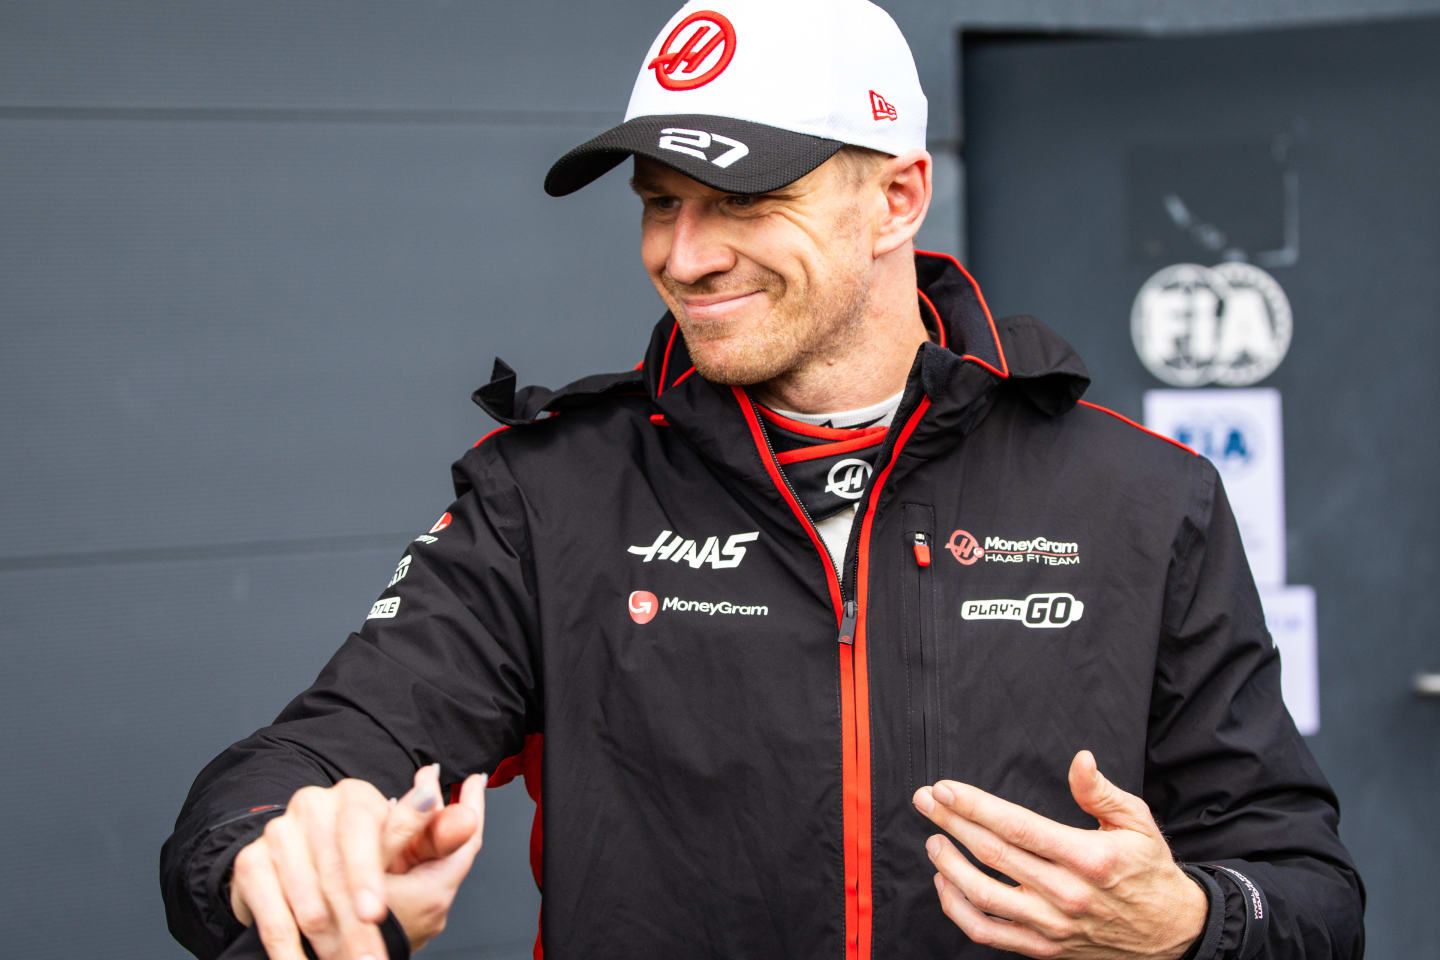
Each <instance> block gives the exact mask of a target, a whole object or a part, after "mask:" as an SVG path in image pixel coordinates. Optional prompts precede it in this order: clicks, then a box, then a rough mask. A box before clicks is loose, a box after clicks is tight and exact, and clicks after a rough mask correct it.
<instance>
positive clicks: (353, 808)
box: [335, 780, 390, 923]
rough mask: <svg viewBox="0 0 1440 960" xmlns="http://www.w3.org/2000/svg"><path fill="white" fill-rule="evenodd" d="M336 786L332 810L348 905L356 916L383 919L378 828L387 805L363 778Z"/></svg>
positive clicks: (382, 886) (361, 918) (345, 781)
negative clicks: (336, 801)
mask: <svg viewBox="0 0 1440 960" xmlns="http://www.w3.org/2000/svg"><path fill="white" fill-rule="evenodd" d="M336 787H337V790H338V792H339V800H340V809H339V810H338V811H337V812H336V814H335V838H336V840H337V842H338V843H339V846H340V862H341V863H342V864H343V865H344V870H345V880H346V885H347V886H348V887H349V891H350V898H351V905H352V908H353V910H354V913H355V916H356V917H357V918H359V919H360V920H363V921H365V922H367V923H379V922H380V921H381V920H384V919H385V900H384V897H385V887H384V881H383V875H384V872H385V871H384V866H383V864H382V863H381V860H380V832H381V828H382V827H383V826H384V823H385V820H386V814H387V813H389V809H390V808H389V806H388V805H387V804H386V803H385V800H384V798H383V797H382V796H381V795H380V791H378V790H376V789H375V788H374V787H372V786H371V785H370V784H368V783H364V782H363V781H360V780H342V781H340V783H339V784H337V785H336Z"/></svg>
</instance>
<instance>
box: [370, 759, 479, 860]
mask: <svg viewBox="0 0 1440 960" xmlns="http://www.w3.org/2000/svg"><path fill="white" fill-rule="evenodd" d="M486 779H487V778H486V777H485V775H484V774H471V775H470V776H468V777H466V778H465V782H464V784H462V785H461V788H460V802H459V803H452V804H451V805H450V806H448V807H446V808H444V809H443V810H441V811H440V812H439V813H438V814H436V815H435V816H433V817H431V818H430V820H429V821H428V822H427V823H426V824H425V825H424V827H423V829H421V830H420V832H419V833H416V834H415V835H414V836H412V837H411V838H410V842H409V843H407V844H406V845H405V846H404V847H403V848H402V849H401V850H400V852H399V853H398V854H396V856H395V857H394V859H392V860H391V861H390V865H389V867H388V868H387V869H388V870H389V872H390V873H409V872H410V871H411V870H412V869H414V868H415V867H417V866H419V865H420V864H425V863H436V864H437V865H438V864H439V863H440V862H449V861H456V862H457V863H456V864H452V866H455V868H456V869H458V871H459V873H458V876H460V877H463V876H464V875H465V873H466V872H468V871H469V869H470V862H471V861H473V860H474V859H475V854H476V852H477V851H478V850H479V849H480V837H481V831H482V830H483V829H484V822H485V781H486ZM461 860H463V863H459V861H461ZM457 864H458V865H457Z"/></svg>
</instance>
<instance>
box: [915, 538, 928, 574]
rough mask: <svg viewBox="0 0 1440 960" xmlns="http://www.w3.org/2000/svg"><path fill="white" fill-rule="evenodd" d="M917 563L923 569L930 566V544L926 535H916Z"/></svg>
mask: <svg viewBox="0 0 1440 960" xmlns="http://www.w3.org/2000/svg"><path fill="white" fill-rule="evenodd" d="M915 562H916V563H917V564H918V565H919V566H922V567H928V566H930V543H929V541H928V540H927V539H926V538H925V534H923V533H916V534H915Z"/></svg>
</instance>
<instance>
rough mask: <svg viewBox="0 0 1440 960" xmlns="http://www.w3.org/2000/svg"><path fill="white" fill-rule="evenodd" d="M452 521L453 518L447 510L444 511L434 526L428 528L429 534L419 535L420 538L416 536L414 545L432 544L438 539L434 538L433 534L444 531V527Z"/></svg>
mask: <svg viewBox="0 0 1440 960" xmlns="http://www.w3.org/2000/svg"><path fill="white" fill-rule="evenodd" d="M452 519H453V518H452V517H451V516H450V511H449V510H446V511H445V512H444V513H442V514H441V515H440V519H439V520H436V521H435V525H434V526H432V527H431V528H430V532H429V533H422V534H420V536H418V537H416V538H415V542H416V543H434V542H435V541H436V540H438V539H439V538H438V537H436V536H435V534H437V533H439V532H441V531H442V530H444V529H445V528H446V527H448V526H450V521H451V520H452Z"/></svg>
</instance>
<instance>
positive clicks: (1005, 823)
mask: <svg viewBox="0 0 1440 960" xmlns="http://www.w3.org/2000/svg"><path fill="white" fill-rule="evenodd" d="M921 789H924V788H921ZM931 795H932V796H933V797H934V799H935V801H936V806H935V812H940V811H942V810H945V811H948V812H949V813H951V814H953V815H958V816H960V817H963V818H964V819H966V820H969V821H970V822H971V823H976V824H979V825H980V826H982V827H984V828H985V829H986V830H989V831H990V832H991V833H993V834H995V835H996V836H999V837H1002V838H1003V839H1004V840H1005V841H1006V842H1008V843H1012V844H1014V845H1015V846H1017V847H1020V848H1021V849H1024V850H1028V851H1030V852H1031V853H1034V854H1037V855H1038V856H1041V857H1044V858H1045V859H1047V860H1059V861H1066V862H1070V861H1073V860H1074V859H1075V858H1076V857H1077V856H1083V855H1084V854H1085V853H1086V852H1087V851H1088V847H1089V844H1090V843H1091V840H1092V838H1091V837H1090V836H1089V834H1090V833H1091V832H1092V831H1089V830H1081V829H1079V828H1077V827H1069V826H1066V825H1065V824H1063V823H1057V822H1055V821H1054V820H1051V819H1050V818H1049V817H1042V816H1041V815H1040V814H1038V813H1036V812H1034V811H1033V810H1028V809H1026V808H1025V807H1022V806H1020V805H1019V804H1018V803H1011V802H1010V801H1009V800H1002V799H1000V798H999V797H997V796H995V795H994V794H992V793H986V792H985V791H984V790H981V789H980V788H978V787H973V786H971V785H970V784H968V783H956V782H955V781H953V780H941V781H940V782H939V783H937V784H935V786H934V787H933V788H932V789H931ZM930 819H931V820H935V817H934V816H931V818H930ZM936 822H937V823H938V821H936ZM940 826H942V827H943V826H945V824H943V823H942V824H940ZM947 829H948V828H947ZM949 832H950V833H952V834H953V833H954V831H953V830H951V831H949Z"/></svg>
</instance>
